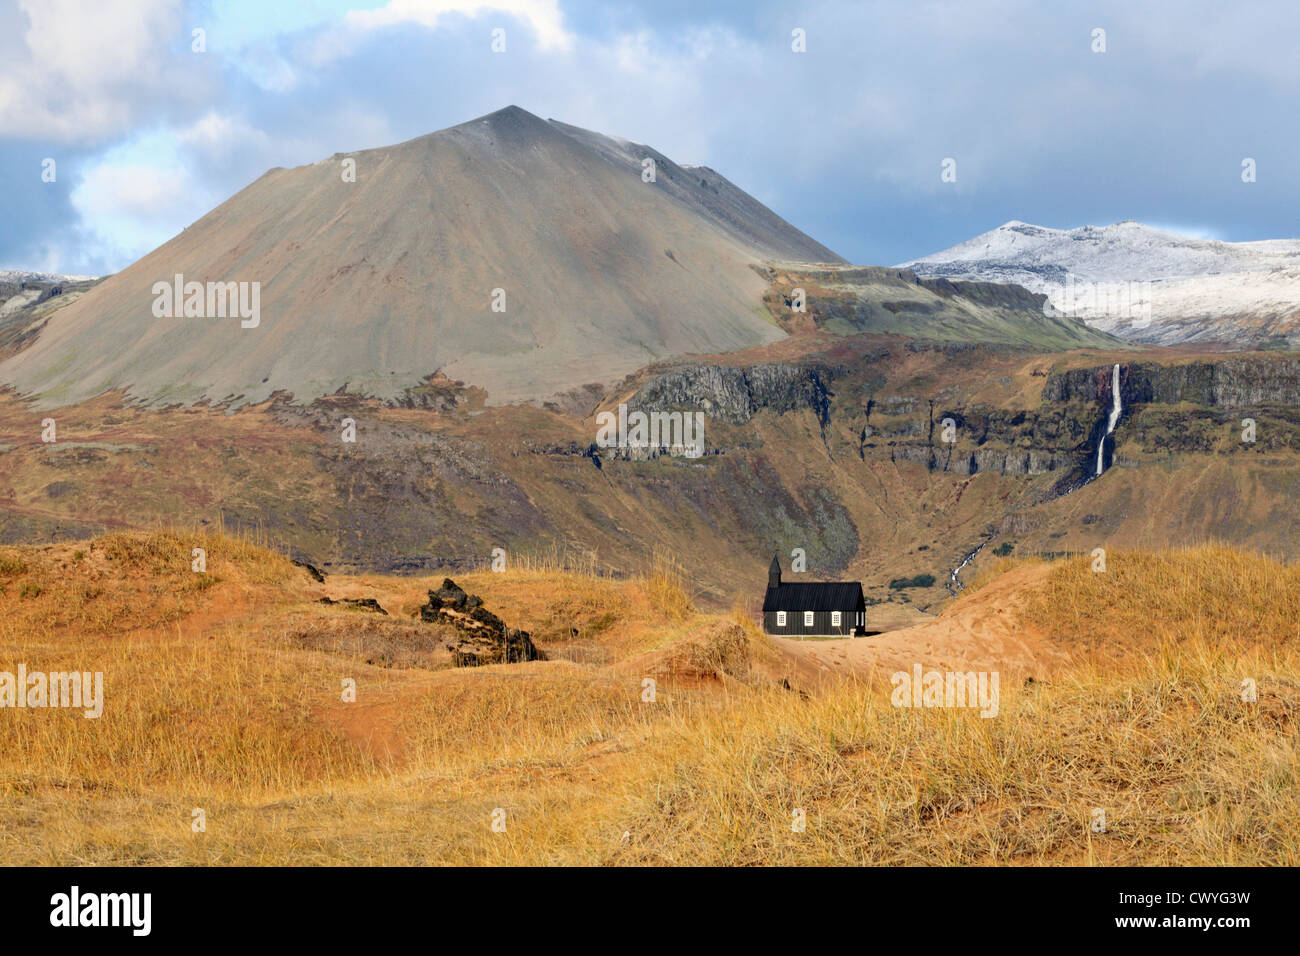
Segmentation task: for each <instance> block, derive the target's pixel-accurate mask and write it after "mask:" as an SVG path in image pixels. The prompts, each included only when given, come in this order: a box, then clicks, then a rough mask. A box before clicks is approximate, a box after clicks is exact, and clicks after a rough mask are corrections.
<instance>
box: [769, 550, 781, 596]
mask: <svg viewBox="0 0 1300 956" xmlns="http://www.w3.org/2000/svg"><path fill="white" fill-rule="evenodd" d="M767 586H768V587H770V588H779V587H780V586H781V559H780V557H778V556H777V555H775V554H774V555H772V566H771V567H770V568H768V569H767Z"/></svg>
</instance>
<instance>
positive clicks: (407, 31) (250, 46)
mask: <svg viewBox="0 0 1300 956" xmlns="http://www.w3.org/2000/svg"><path fill="white" fill-rule="evenodd" d="M497 29H500V30H504V31H505V33H504V36H505V47H506V48H505V51H504V52H500V53H497V52H493V50H492V34H493V31H494V30H497ZM796 29H798V30H802V31H804V36H805V37H806V52H803V53H796V52H794V51H793V50H792V31H795V30H796ZM1098 29H1101V30H1104V31H1105V35H1104V43H1105V51H1104V52H1096V51H1095V50H1094V47H1097V46H1099V43H1098V39H1097V36H1096V34H1095V31H1096V30H1098ZM196 30H202V31H203V33H202V35H201V36H202V39H203V44H202V45H203V47H204V49H203V51H202V52H197V51H196V50H195V46H196V45H197V43H196V40H195V33H194V31H196ZM1298 41H1300V4H1296V3H1295V2H1294V0H1278V2H1262V0H1261V2H1250V0H1239V2H1236V3H1231V4H1229V3H1223V2H1222V0H1209V2H1200V0H1177V2H1173V0H1171V2H1163V0H1121V2H1114V3H1070V4H1063V3H1058V2H1051V0H1042V2H1028V0H952V2H941V0H930V2H927V0H911V2H907V3H903V2H862V0H857V2H850V0H823V2H815V0H814V2H806V3H777V2H766V0H747V2H742V3H735V4H729V3H710V2H705V0H655V2H619V0H494V2H480V0H201V2H199V0H195V2H185V0H0V61H2V62H3V63H4V64H5V66H4V71H3V73H2V74H0V174H2V175H3V181H4V183H5V186H6V188H5V189H4V190H0V223H2V224H3V225H2V227H0V268H27V269H38V270H44V271H58V272H72V273H86V274H102V273H105V272H111V271H114V270H117V269H120V268H122V267H123V266H124V265H126V264H128V263H130V262H131V261H133V260H134V259H136V258H138V257H139V256H140V255H142V254H143V253H145V252H147V251H148V250H150V249H152V248H154V247H155V246H157V245H159V244H160V243H162V242H164V241H166V240H167V239H168V238H170V237H171V236H172V235H174V234H175V233H177V232H178V231H180V229H181V228H182V227H184V226H185V225H187V224H189V223H190V222H192V221H194V220H195V219H197V218H199V217H200V216H201V215H203V214H204V213H205V212H206V211H207V210H209V209H211V208H212V207H213V206H215V205H216V204H218V203H219V202H221V201H222V200H224V199H225V198H227V197H228V196H230V195H231V194H233V193H234V192H236V191H238V190H239V189H241V188H243V187H244V186H245V185H247V184H248V183H249V182H251V181H252V180H254V179H256V178H257V177H258V176H260V175H261V174H262V173H263V172H265V171H266V170H267V169H268V168H270V167H273V166H294V165H299V164H302V163H309V162H314V161H316V160H318V159H321V158H324V157H326V156H328V155H330V154H332V153H334V152H338V151H350V150H356V149H364V148H369V147H375V146H382V145H386V144H390V143H395V142H400V141H402V140H405V139H409V138H411V137H413V136H418V135H421V134H423V133H427V132H430V131H432V130H435V129H441V128H443V127H446V126H451V125H455V124H456V123H460V122H463V121H465V120H468V119H471V118H473V117H476V116H479V115H482V114H484V113H489V112H492V111H493V110H496V109H498V108H500V107H502V106H505V105H508V104H512V103H513V104H516V105H519V106H522V107H523V108H524V109H527V110H530V111H531V112H533V113H536V114H538V115H540V116H543V117H553V118H556V119H561V120H564V121H565V122H568V123H573V124H576V125H578V126H584V127H588V128H591V129H596V130H600V131H601V132H605V133H610V134H614V135H618V136H623V137H626V138H628V139H632V140H635V141H637V142H643V143H649V144H652V145H653V146H655V147H656V148H657V149H659V150H661V151H662V152H664V153H666V154H667V155H669V156H671V157H673V158H674V159H676V160H677V161H679V162H686V163H704V164H706V165H709V166H712V167H713V168H714V169H716V170H718V171H719V172H721V173H722V174H723V175H725V176H727V177H728V178H729V179H731V180H732V181H733V182H735V183H736V184H737V185H739V186H740V187H742V188H743V189H746V190H748V191H749V192H750V193H752V194H753V195H755V196H757V197H758V198H759V199H760V200H762V201H763V202H764V203H766V204H767V205H769V206H771V207H772V208H773V209H775V210H776V211H777V212H778V213H780V214H781V215H782V216H784V217H785V218H786V219H788V220H790V221H791V222H793V223H794V224H795V225H797V226H798V227H800V228H801V229H803V230H804V231H805V232H807V233H809V234H810V235H812V236H814V237H815V238H816V239H818V240H820V241H821V242H823V243H825V244H826V245H828V246H830V247H831V248H832V249H834V250H836V251H837V252H839V253H840V254H841V255H844V256H845V257H847V258H849V259H851V260H852V261H854V262H859V263H868V264H891V263H896V262H900V261H904V260H907V259H911V258H914V257H917V256H920V255H924V254H926V253H929V252H934V251H937V250H939V249H942V248H945V247H947V246H950V245H953V244H955V243H957V242H959V241H961V240H964V239H967V238H970V237H971V236H974V235H976V234H978V233H981V232H984V231H986V230H988V229H991V228H993V227H995V226H997V225H999V224H1001V223H1003V222H1005V221H1007V220H1009V219H1021V220H1025V221H1027V222H1033V223H1037V224H1040V225H1047V226H1055V227H1061V228H1065V227H1074V226H1079V225H1084V224H1089V223H1091V224H1094V225H1101V224H1106V223H1110V222H1116V221H1119V220H1122V219H1138V220H1141V221H1143V222H1147V223H1150V224H1153V225H1158V226H1162V227H1165V228H1170V229H1174V230H1177V231H1181V232H1185V233H1188V234H1192V235H1198V236H1205V237H1209V238H1218V239H1225V240H1245V239H1263V238H1276V237H1293V236H1296V235H1297V234H1300V227H1298V226H1297V220H1296V210H1297V200H1298V199H1300V124H1297V122H1296V116H1297V111H1296V106H1297V98H1298V97H1300V57H1297V56H1296V54H1295V51H1296V48H1297V44H1298ZM1247 157H1249V158H1251V159H1253V160H1254V161H1255V166H1256V170H1257V174H1256V181H1255V182H1253V183H1244V182H1243V181H1242V161H1243V159H1245V158H1247ZM948 158H951V159H953V160H955V163H956V165H955V169H956V181H955V182H942V181H941V170H942V164H943V162H944V160H945V159H948ZM47 160H54V164H53V167H52V168H53V173H54V177H53V179H54V181H53V182H47V181H45V179H47V178H49V177H48V175H46V176H44V177H43V175H42V174H43V171H46V170H49V169H50V168H51V167H50V164H48V163H47V162H46V161H47Z"/></svg>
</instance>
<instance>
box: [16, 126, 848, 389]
mask: <svg viewBox="0 0 1300 956" xmlns="http://www.w3.org/2000/svg"><path fill="white" fill-rule="evenodd" d="M641 152H642V150H641V149H640V148H639V147H635V148H634V147H633V146H632V145H631V144H621V143H620V142H619V141H616V140H611V139H609V138H607V137H601V136H599V135H598V134H592V133H586V132H585V131H581V130H577V129H576V128H574V127H568V126H564V125H563V124H558V123H551V122H547V121H545V120H542V119H539V118H538V117H536V116H533V115H532V114H530V113H527V112H526V111H524V110H521V109H519V108H517V107H508V108H506V109H503V110H500V111H498V112H496V113H493V114H491V115H489V116H485V117H482V118H480V119H477V120H473V121H471V122H468V123H464V124H461V125H459V126H455V127H452V128H450V129H446V130H443V131H441V132H437V133H432V134H429V135H427V136H422V137H419V138H417V139H413V140H410V141H408V142H405V143H401V144H399V145H396V146H391V147H385V148H381V149H374V150H366V151H363V152H358V153H352V154H346V155H345V154H336V155H335V156H334V157H331V158H330V159H327V160H322V161H320V162H318V163H315V164H312V165H309V166H302V167H298V168H296V169H273V170H271V171H270V172H268V173H266V174H265V175H264V176H262V177H261V178H260V179H258V180H257V181H256V182H254V183H253V184H252V185H250V186H248V187H247V188H246V189H244V190H243V191H241V192H240V193H238V194H237V195H235V196H234V197H232V198H231V199H229V200H227V201H226V202H225V203H223V204H222V205H221V206H219V207H217V208H216V209H214V210H213V211H212V212H210V213H208V214H207V215H206V216H204V217H203V218H202V219H200V220H199V221H198V222H196V223H194V224H193V225H191V226H189V227H188V228H187V229H186V230H184V231H183V232H182V233H181V234H180V235H178V236H176V237H175V238H173V239H172V240H171V241H169V242H167V243H166V244H165V245H163V246H161V247H160V248H158V249H157V250H155V251H154V252H152V253H150V254H149V255H147V256H145V257H144V258H142V259H140V260H139V261H138V262H136V263H134V264H132V265H131V266H129V267H128V268H127V269H125V270H123V271H122V272H121V273H119V274H117V275H115V276H112V277H110V278H108V279H106V280H104V281H103V282H102V283H101V284H100V285H98V286H96V287H95V288H94V289H92V290H91V291H90V292H88V293H87V294H86V295H85V296H84V297H83V298H82V299H81V300H79V301H77V302H75V303H73V304H71V305H70V306H68V307H66V308H64V309H62V310H60V311H59V312H57V313H55V314H54V316H53V317H51V318H50V319H49V321H48V323H47V324H46V326H45V328H44V329H43V331H42V332H41V334H40V335H39V337H38V338H37V340H36V341H35V343H34V344H32V345H31V346H29V347H28V348H27V349H26V350H25V351H24V352H22V354H21V355H19V356H17V357H14V358H11V359H8V360H5V361H2V362H0V382H3V383H5V384H10V385H13V386H14V387H15V388H16V389H17V390H18V391H19V392H20V393H22V394H25V395H34V396H36V397H37V398H38V403H39V404H40V405H42V406H54V405H65V404H69V403H74V402H78V401H82V400H85V399H88V398H91V397H93V396H95V395H98V394H101V393H103V392H105V391H107V390H111V389H116V388H120V389H123V390H125V392H126V393H127V395H128V396H129V397H130V398H131V399H133V400H138V401H144V402H147V403H151V404H165V403H172V402H179V403H192V402H198V401H208V402H213V403H225V402H229V403H231V404H241V403H246V402H256V401H260V400H262V399H265V398H267V397H269V396H270V395H271V394H273V393H274V392H276V391H282V392H288V393H291V394H292V395H293V396H294V397H295V398H296V399H297V400H299V401H310V400H311V399H313V398H316V397H319V396H321V395H325V394H331V393H334V392H336V391H338V390H339V389H342V388H346V389H347V390H349V391H362V392H365V393H368V394H372V395H375V396H378V397H381V398H394V397H399V396H401V395H402V393H403V392H404V390H405V389H407V388H410V387H413V386H417V385H419V383H420V382H422V381H423V380H424V379H426V378H427V377H429V376H430V375H432V374H434V373H435V372H439V371H441V372H442V373H444V374H445V375H447V376H449V377H451V378H453V379H459V380H463V381H465V382H467V383H469V384H471V385H477V386H480V387H482V388H484V389H485V390H486V391H487V392H488V395H489V401H490V402H493V403H500V402H510V401H516V400H536V399H544V398H547V397H549V396H552V395H555V394H559V393H563V392H565V391H567V390H570V389H573V388H575V387H578V386H581V385H583V384H586V383H589V382H593V381H606V382H608V381H614V380H617V379H618V378H620V377H622V376H623V375H625V374H627V373H629V372H631V371H634V370H636V369H638V368H641V367H644V366H645V365H647V364H649V363H650V362H652V361H654V360H656V359H659V358H663V357H667V356H671V355H679V354H686V353H696V352H721V351H728V350H734V349H739V348H746V347H751V346H755V345H762V344H765V343H768V342H771V341H774V340H776V339H779V338H781V337H782V336H783V333H782V332H781V330H780V329H778V328H777V327H776V326H775V325H774V324H773V323H772V322H771V320H770V317H769V316H768V315H767V313H766V310H765V309H764V308H763V306H762V302H761V297H762V294H763V292H764V290H765V288H766V283H765V282H764V280H763V279H762V277H761V276H760V275H759V274H758V272H757V271H755V269H754V268H753V266H754V265H756V264H759V263H761V262H763V261H765V260H771V259H780V260H795V261H818V260H829V261H831V262H840V261H842V260H839V259H838V257H836V256H834V254H833V253H831V252H830V251H829V250H827V249H825V248H824V247H822V246H820V245H819V244H817V243H816V242H814V241H813V240H811V239H809V238H808V237H807V236H804V235H803V234H802V233H800V232H799V231H798V230H796V229H794V227H792V226H790V225H789V224H788V223H785V222H784V221H783V220H781V219H780V218H779V217H777V216H776V215H775V214H774V213H772V212H771V211H770V210H767V209H766V208H765V207H763V206H762V205H761V204H759V203H757V202H756V201H755V200H753V199H752V198H750V197H748V196H746V195H745V194H744V193H742V192H741V191H740V190H738V189H736V187H734V186H732V185H731V184H730V183H728V182H727V181H726V180H725V179H723V178H722V177H720V176H717V174H715V173H712V172H711V171H707V170H699V169H690V170H688V169H685V168H683V167H678V166H676V165H675V164H673V163H671V161H668V160H667V159H666V158H665V157H662V156H659V154H652V155H655V156H657V157H658V158H657V160H656V163H657V165H658V170H657V173H658V175H657V181H656V182H654V183H645V182H643V181H642V178H641V163H640V154H641ZM347 159H351V160H354V161H355V168H356V177H355V179H356V181H355V182H347V181H344V176H343V170H344V162H343V161H344V160H347ZM177 274H181V275H183V276H184V278H185V280H186V281H187V282H188V281H198V282H203V283H206V282H226V281H235V282H248V283H254V282H255V283H260V321H259V322H258V324H257V326H256V327H255V328H243V327H241V322H240V320H239V318H237V317H235V318H230V317H227V318H197V317H194V318H157V317H155V315H154V311H153V306H154V301H155V297H154V294H153V291H152V290H153V287H154V284H155V283H159V282H163V283H170V282H172V281H173V277H174V276H175V275H177ZM497 289H501V290H504V304H505V311H504V312H501V311H492V308H491V306H492V304H493V297H494V295H495V294H496V293H494V290H497Z"/></svg>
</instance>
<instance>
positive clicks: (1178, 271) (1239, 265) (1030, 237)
mask: <svg viewBox="0 0 1300 956" xmlns="http://www.w3.org/2000/svg"><path fill="white" fill-rule="evenodd" d="M1295 267H1300V240H1298V239H1264V240H1257V241H1254V242H1223V241H1220V240H1217V239H1192V238H1190V237H1187V236H1182V235H1179V234H1178V233H1174V232H1167V231H1165V230H1163V229H1156V228H1154V227H1152V226H1147V225H1144V224H1142V223H1140V222H1136V221H1134V220H1131V219H1128V220H1125V221H1123V222H1117V223H1114V224H1112V225H1109V226H1080V227H1079V228H1077V229H1051V228H1047V227H1044V226H1035V225H1032V224H1030V223H1024V222H1020V221H1018V220H1012V221H1010V222H1007V223H1004V224H1003V225H1001V226H999V227H998V228H996V229H993V230H991V231H989V232H986V233H984V234H983V235H979V236H976V237H975V238H973V239H968V240H966V241H965V242H962V243H958V244H957V245H955V246H953V247H951V248H950V249H945V250H943V251H941V252H937V253H934V254H933V255H929V256H923V257H922V258H920V259H915V260H913V261H911V262H906V263H902V264H901V265H900V266H899V268H907V269H912V270H913V271H915V272H916V273H918V274H919V275H937V276H944V277H947V278H956V277H966V278H982V279H991V274H992V273H997V274H999V275H1008V276H1014V275H1017V274H1021V275H1023V277H1024V281H1023V282H1022V283H1021V284H1027V285H1029V286H1030V287H1031V288H1032V287H1033V284H1034V283H1035V282H1036V281H1038V280H1037V278H1036V277H1041V276H1042V275H1044V274H1049V275H1057V274H1062V273H1068V274H1070V275H1073V276H1074V277H1075V278H1076V279H1078V280H1081V281H1088V282H1142V281H1149V280H1155V279H1172V278H1185V277H1196V276H1204V275H1215V274H1224V273H1233V272H1267V271H1270V270H1272V269H1277V268H1283V269H1286V268H1295ZM991 281H1021V280H1019V279H1001V280H998V279H992V280H991ZM1034 291H1036V292H1042V291H1045V290H1044V289H1043V288H1041V287H1040V288H1035V289H1034Z"/></svg>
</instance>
